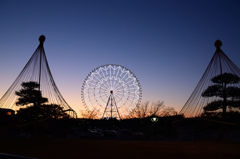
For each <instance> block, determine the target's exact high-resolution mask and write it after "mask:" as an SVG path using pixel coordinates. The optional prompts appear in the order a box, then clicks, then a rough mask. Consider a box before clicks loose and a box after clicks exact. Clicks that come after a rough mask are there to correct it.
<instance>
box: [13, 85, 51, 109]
mask: <svg viewBox="0 0 240 159" xmlns="http://www.w3.org/2000/svg"><path fill="white" fill-rule="evenodd" d="M21 85H22V89H21V90H20V91H16V95H17V96H19V98H18V101H17V102H16V105H18V106H29V105H30V104H33V105H32V106H40V105H41V104H43V103H46V102H48V99H47V98H44V97H42V93H41V91H40V90H39V84H38V83H37V82H33V81H30V82H23V83H22V84H21Z"/></svg>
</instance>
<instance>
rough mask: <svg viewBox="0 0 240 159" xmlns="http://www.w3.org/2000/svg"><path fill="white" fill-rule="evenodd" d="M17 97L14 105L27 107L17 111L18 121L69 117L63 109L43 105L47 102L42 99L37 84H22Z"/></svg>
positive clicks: (51, 105) (45, 99)
mask: <svg viewBox="0 0 240 159" xmlns="http://www.w3.org/2000/svg"><path fill="white" fill-rule="evenodd" d="M16 95H17V96H19V98H18V101H17V102H16V105H18V106H27V107H26V108H21V109H19V110H18V113H17V116H18V117H19V118H20V119H25V120H35V119H46V118H53V119H58V118H66V117H69V116H68V114H67V113H65V112H64V110H63V108H62V107H60V106H59V105H56V104H44V103H46V102H48V99H47V98H44V97H42V93H41V91H40V90H39V84H38V83H37V82H33V81H30V82H23V83H22V89H21V90H20V91H17V92H16Z"/></svg>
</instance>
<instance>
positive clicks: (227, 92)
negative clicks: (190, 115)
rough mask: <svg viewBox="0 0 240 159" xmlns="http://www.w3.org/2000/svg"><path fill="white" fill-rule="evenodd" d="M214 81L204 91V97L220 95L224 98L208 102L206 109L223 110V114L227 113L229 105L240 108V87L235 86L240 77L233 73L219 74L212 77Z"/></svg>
mask: <svg viewBox="0 0 240 159" xmlns="http://www.w3.org/2000/svg"><path fill="white" fill-rule="evenodd" d="M211 81H212V82H213V83H214V84H213V85H211V86H209V87H208V88H207V89H206V90H205V91H204V92H203V93H202V96H203V97H219V98H221V99H222V100H215V101H212V102H210V103H208V104H207V105H206V106H205V107H204V110H205V111H216V110H219V109H222V110H223V115H224V114H225V113H226V110H227V107H229V108H232V107H233V108H240V105H239V104H240V101H239V100H240V88H239V87H237V86H233V85H234V84H237V83H239V81H240V78H239V77H238V76H237V75H234V74H231V73H224V74H221V75H217V76H215V77H213V78H212V79H211Z"/></svg>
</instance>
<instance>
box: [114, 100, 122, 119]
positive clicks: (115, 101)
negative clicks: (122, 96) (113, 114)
mask: <svg viewBox="0 0 240 159" xmlns="http://www.w3.org/2000/svg"><path fill="white" fill-rule="evenodd" d="M113 101H114V103H115V107H116V109H117V113H118V116H119V119H120V120H121V116H120V114H119V111H118V107H117V103H116V101H115V98H113Z"/></svg>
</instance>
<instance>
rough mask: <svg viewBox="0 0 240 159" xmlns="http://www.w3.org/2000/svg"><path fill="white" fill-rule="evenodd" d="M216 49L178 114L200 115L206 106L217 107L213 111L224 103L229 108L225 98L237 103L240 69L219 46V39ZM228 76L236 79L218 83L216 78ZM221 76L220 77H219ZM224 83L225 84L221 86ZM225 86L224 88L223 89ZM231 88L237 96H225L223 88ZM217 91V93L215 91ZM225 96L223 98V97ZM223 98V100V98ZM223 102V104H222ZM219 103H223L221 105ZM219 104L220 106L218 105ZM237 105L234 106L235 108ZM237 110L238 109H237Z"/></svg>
mask: <svg viewBox="0 0 240 159" xmlns="http://www.w3.org/2000/svg"><path fill="white" fill-rule="evenodd" d="M215 46H216V51H215V54H214V55H213V57H212V59H211V61H210V63H209V64H208V66H207V69H206V70H205V72H204V74H203V76H202V77H201V79H200V81H199V82H198V84H197V86H196V88H195V89H194V91H193V93H192V94H191V96H190V97H189V99H188V100H187V102H186V103H185V105H184V106H183V108H182V109H181V111H180V114H184V116H185V117H196V116H200V115H202V114H203V113H204V112H205V110H207V109H206V108H211V109H217V108H219V109H218V110H217V111H215V112H221V111H222V107H224V105H226V107H227V109H226V111H229V110H231V107H228V103H230V102H228V103H227V100H228V101H229V100H234V101H236V100H237V102H238V104H239V89H238V88H239V87H240V83H239V77H240V69H239V68H238V67H237V65H235V64H234V63H233V62H232V61H231V60H230V59H229V58H228V56H227V55H226V54H225V53H224V52H223V51H222V49H221V46H222V42H221V41H220V40H217V41H216V42H215ZM230 76H231V77H232V76H234V77H237V78H238V80H236V81H235V82H229V83H227V86H226V82H225V84H224V83H220V82H218V81H217V78H220V80H219V81H226V80H228V81H229V80H230ZM224 77H227V78H226V79H223V78H224ZM221 78H222V79H221ZM216 83H217V84H216ZM223 85H225V86H223ZM223 88H225V89H223ZM231 88H236V89H235V90H237V89H238V91H237V92H235V94H234V96H235V97H236V96H237V98H233V96H230V95H229V96H227V95H224V93H225V94H226V91H224V90H230V89H231ZM214 89H215V92H214ZM219 90H221V91H222V92H223V93H221V91H220V94H219ZM216 92H218V94H217V93H216ZM224 97H225V98H224ZM224 99H225V100H224ZM224 102H225V104H224ZM221 103H223V104H222V105H221ZM218 106H220V107H218ZM236 107H238V108H239V105H238V106H235V108H236ZM237 110H239V109H237Z"/></svg>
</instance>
